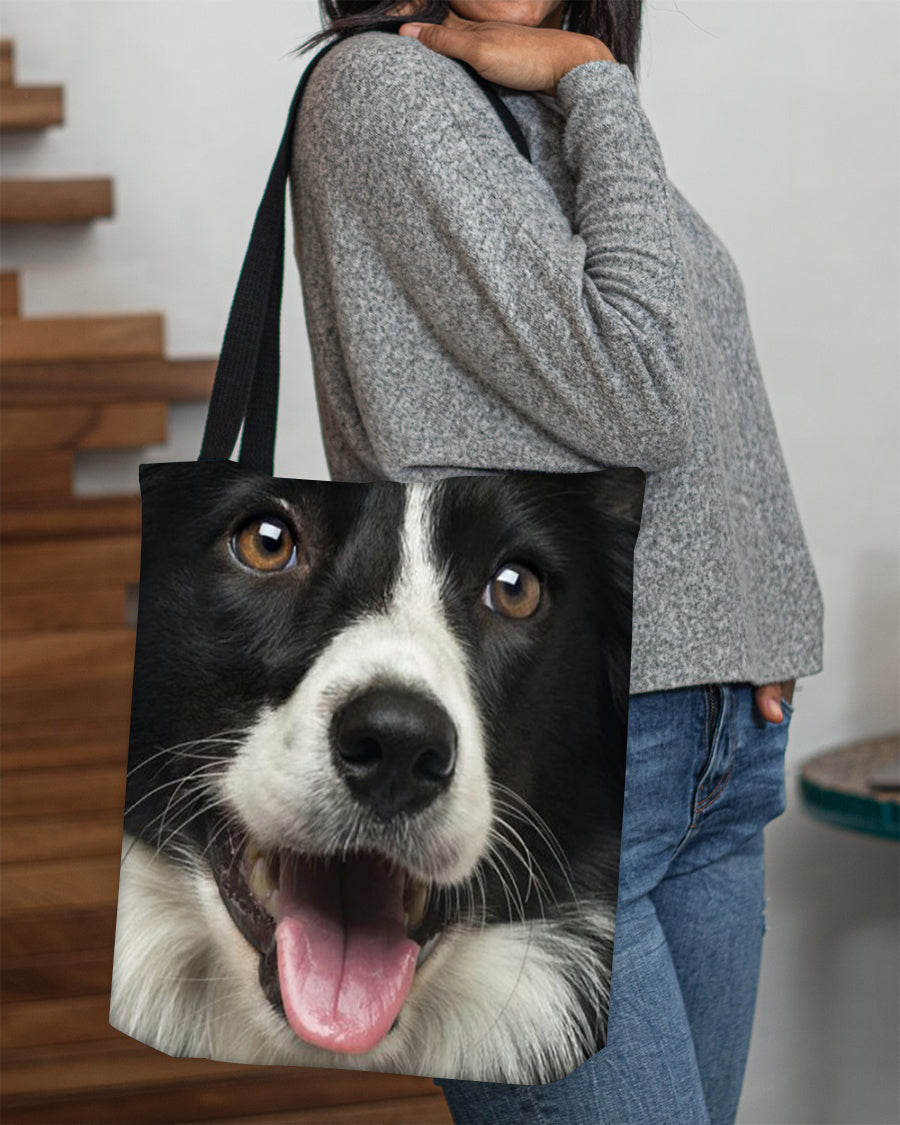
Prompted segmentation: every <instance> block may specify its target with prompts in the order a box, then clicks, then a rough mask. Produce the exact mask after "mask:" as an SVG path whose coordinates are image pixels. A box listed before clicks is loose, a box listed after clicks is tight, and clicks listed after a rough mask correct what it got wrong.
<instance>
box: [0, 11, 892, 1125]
mask: <svg viewBox="0 0 900 1125" xmlns="http://www.w3.org/2000/svg"><path fill="white" fill-rule="evenodd" d="M317 26H318V8H317V5H316V4H315V3H313V0H291V2H285V0H176V2H173V0H152V2H151V0H129V2H124V0H4V4H3V33H4V34H5V35H10V36H12V37H14V38H15V39H16V41H17V47H18V53H19V55H18V57H19V75H20V80H21V81H23V82H55V81H60V82H63V83H64V84H65V87H66V106H67V124H66V126H65V128H63V129H61V130H56V131H53V132H51V133H50V134H49V135H48V136H47V137H45V138H37V139H35V138H16V139H8V140H4V142H3V150H2V152H3V166H4V174H5V175H16V174H21V175H30V174H42V173H46V174H50V173H61V174H62V173H69V174H75V173H79V174H102V173H107V172H108V173H110V174H112V175H113V176H114V177H115V181H116V204H117V206H116V218H115V219H114V220H113V221H112V222H100V223H97V224H95V225H94V226H93V227H91V228H89V229H84V230H73V231H55V232H27V233H25V232H21V231H10V232H7V233H6V234H5V237H4V248H3V257H4V265H5V268H10V267H16V268H21V269H22V271H23V277H24V298H25V306H26V311H27V312H28V313H31V314H41V313H51V312H57V311H91V310H97V311H99V310H116V309H120V310H138V309H161V310H163V311H164V312H165V314H166V323H167V346H168V350H169V353H170V354H171V355H172V356H192V355H200V354H210V355H211V354H214V353H215V352H216V350H217V348H218V345H219V342H220V339H221V333H222V329H223V327H224V323H225V317H226V313H227V309H228V305H229V301H230V298H231V293H232V289H233V285H234V282H235V279H236V277H237V272H238V268H239V265H240V261H241V257H242V255H243V250H244V247H245V244H246V238H247V235H248V232H249V226H250V221H251V218H252V215H253V212H254V210H255V207H256V204H257V202H258V198H259V195H260V192H261V190H262V185H263V183H264V180H265V176H266V173H267V170H268V166H269V162H270V160H271V157H272V155H273V153H274V150H275V146H276V143H277V139H278V137H279V135H280V132H281V128H282V122H283V116H284V112H285V110H286V107H287V104H288V101H289V99H290V95H291V92H292V90H293V88H294V85H295V83H296V80H297V78H298V76H299V73H300V69H301V65H302V64H301V63H298V62H297V61H296V60H294V59H292V58H291V57H290V54H289V52H290V51H291V49H292V48H293V47H294V45H295V44H296V43H297V42H298V41H299V40H300V39H302V38H303V37H304V36H305V35H306V34H308V33H309V32H310V31H312V30H313V29H314V28H315V27H317ZM898 33H900V5H898V4H897V3H896V2H895V0H865V2H863V0H727V2H726V0H648V2H647V14H646V23H645V39H644V56H643V65H642V78H641V90H642V99H643V102H644V105H645V107H646V109H647V111H648V114H649V116H650V119H651V121H652V122H653V124H654V127H655V129H656V132H657V135H658V137H659V140H660V144H661V146H662V149H663V153H664V156H665V159H666V163H667V167H668V171H669V175H670V177H671V179H672V180H673V181H674V182H675V183H676V184H677V185H678V187H679V188H680V189H681V190H682V191H683V192H684V194H685V195H686V196H687V197H688V198H689V199H691V201H692V202H693V203H694V204H695V206H696V207H697V208H698V209H699V210H700V211H701V213H703V214H704V215H705V216H706V218H707V219H708V220H709V222H710V223H711V224H712V226H713V227H714V229H715V230H716V231H717V233H718V234H719V235H720V236H721V237H722V238H723V240H724V241H725V243H726V244H727V245H728V246H729V248H730V250H731V251H732V253H733V255H734V257H735V258H736V260H737V262H738V265H739V267H740V269H741V272H742V276H743V279H744V284H745V288H746V291H747V294H748V301H749V306H750V313H751V320H752V326H753V330H754V337H755V340H756V346H757V350H758V353H759V357H760V362H761V365H762V368H763V372H764V375H765V378H766V382H767V386H768V388H769V394H770V397H771V400H772V404H773V409H774V412H775V416H776V421H777V425H778V429H779V433H780V434H781V438H782V442H783V445H784V449H785V454H786V457H787V461H788V465H789V468H790V470H791V474H792V479H793V483H794V487H795V491H796V495H797V500H798V504H799V506H800V511H801V515H802V517H803V522H804V526H805V528H806V533H807V537H808V540H809V543H810V546H811V549H812V552H813V556H814V558H815V562H816V566H817V569H818V573H819V577H820V581H821V584H822V588H823V592H824V596H825V605H826V653H825V659H826V667H825V671H824V672H823V673H822V674H821V675H819V676H816V677H813V678H811V679H809V680H807V681H805V682H803V683H802V684H801V686H800V688H799V691H798V695H797V700H796V702H797V711H796V714H795V718H794V721H793V732H792V742H791V749H790V751H789V763H788V764H789V772H790V773H791V775H792V777H791V783H792V784H793V775H794V774H795V773H796V771H797V768H798V766H799V763H800V762H801V761H802V760H803V759H804V758H805V757H807V756H808V755H809V754H811V753H813V752H815V751H816V750H818V749H820V748H822V747H824V746H828V745H831V744H833V743H837V742H840V741H842V740H844V739H846V738H851V737H861V736H864V735H866V734H870V733H876V732H881V731H886V730H890V729H894V728H896V726H897V725H898V715H897V685H898V676H900V666H898V644H897V639H898V612H900V610H898V582H897V574H898V511H900V502H898V501H900V497H898V473H897V469H898V464H897V449H898V381H897V375H898V358H900V340H898V317H897V309H898V296H900V292H898V288H900V268H898V265H900V260H898V235H900V224H898V210H897V200H898V190H900V184H898V155H900V146H898V128H897V127H898V123H900V122H898V117H900V113H898V105H900V99H898V93H900V91H898V73H900V68H898V41H900V37H898ZM286 294H287V299H286V308H287V310H288V313H287V315H285V317H284V356H285V359H284V372H285V375H284V379H283V384H284V386H283V392H282V408H281V421H280V426H279V444H278V466H277V468H278V471H279V472H280V473H283V474H285V475H292V476H308V477H324V476H326V475H327V474H326V471H325V462H324V457H323V454H322V450H321V443H320V440H319V436H318V426H317V422H316V419H315V413H314V399H313V395H312V382H311V375H310V369H309V357H308V352H307V349H306V343H305V338H304V333H303V325H302V312H301V307H300V297H299V287H298V283H297V280H296V276H295V275H294V273H293V271H292V268H291V265H290V263H289V270H288V276H287V280H286ZM202 420H203V419H202V411H198V410H196V409H191V408H179V409H177V410H175V411H173V422H174V423H175V425H174V432H173V439H172V441H171V442H170V443H169V445H168V446H167V447H165V448H163V449H150V450H145V451H143V452H142V454H141V455H140V456H138V457H125V456H123V455H116V456H111V455H104V456H102V457H101V456H99V455H98V456H94V457H91V458H85V459H84V461H83V462H82V465H81V467H80V471H79V487H80V488H81V489H82V490H83V491H95V490H98V489H104V490H108V489H110V488H129V489H130V488H132V487H133V486H134V482H135V477H134V466H135V465H136V463H137V461H138V460H141V459H144V460H146V459H150V458H154V459H155V458H159V459H166V460H168V459H191V458H193V457H195V456H196V454H197V451H198V448H199V438H200V432H201V428H202ZM769 857H770V878H769V882H770V888H769V889H770V893H771V894H772V897H773V901H772V903H771V905H770V913H769V933H768V936H767V953H766V964H765V968H764V972H763V981H762V989H763V992H762V1003H761V1005H760V1011H759V1015H758V1022H757V1034H756V1038H755V1040H754V1047H753V1053H752V1055H751V1060H750V1067H749V1072H748V1080H747V1086H746V1091H745V1098H744V1110H743V1113H744V1117H743V1120H744V1121H745V1122H750V1121H754V1122H756V1123H757V1125H760V1123H762V1122H764V1121H765V1122H782V1123H784V1122H787V1121H791V1122H806V1121H809V1122H820V1123H824V1122H826V1121H835V1122H838V1121H851V1120H852V1121H855V1122H863V1121H873V1122H876V1121H887V1120H893V1119H895V1116H896V1113H897V1100H896V1099H897V1093H896V1091H897V1070H896V1062H895V1059H896V1045H897V1023H898V1011H897V1002H896V997H897V995H898V991H897V977H896V915H897V895H896V883H897V881H896V851H895V850H892V848H891V846H890V845H883V844H880V843H879V842H877V841H868V840H860V839H856V838H853V837H850V836H849V835H847V834H844V833H840V832H834V831H831V830H829V829H825V828H821V827H817V826H815V825H813V824H812V823H811V822H810V821H808V819H807V818H806V817H805V815H804V814H803V813H802V812H801V811H799V810H797V809H795V808H794V807H793V806H792V808H791V809H790V810H789V812H788V814H787V815H786V816H785V817H784V818H782V821H780V822H778V824H776V825H774V826H773V828H772V830H771V833H770V840H769ZM823 865H824V869H825V870H826V871H827V872H828V877H827V878H819V877H818V876H817V875H816V872H817V871H819V872H820V873H821V869H822V868H823ZM811 919H816V920H817V924H816V925H812V923H811ZM819 921H820V922H821V924H822V927H823V928H824V929H823V931H822V932H824V931H827V934H828V935H829V940H828V941H827V942H825V944H824V945H819V946H817V945H816V941H817V938H818V937H819V936H821V932H820V930H819V929H818V922H819ZM838 931H839V933H838ZM836 934H838V937H839V939H840V940H838V937H836V936H835V935H836ZM836 943H837V944H836ZM836 981H837V984H838V986H839V987H838V988H837V993H835V988H836ZM876 1001H877V1002H876ZM843 1040H847V1041H846V1042H844V1043H843V1046H842V1047H840V1046H839V1044H841V1042H842V1041H843ZM776 1043H777V1044H778V1050H777V1051H775V1052H774V1054H773V1049H774V1048H773V1045H774V1044H776ZM842 1061H843V1065H842ZM826 1091H827V1092H828V1094H829V1096H827V1097H826V1096H825V1092H826ZM747 1114H751V1116H747ZM847 1114H852V1116H847ZM888 1115H893V1116H888Z"/></svg>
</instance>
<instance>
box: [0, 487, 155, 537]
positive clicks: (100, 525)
mask: <svg viewBox="0 0 900 1125" xmlns="http://www.w3.org/2000/svg"><path fill="white" fill-rule="evenodd" d="M140 530H141V500H140V497H139V496H121V497H105V496H90V497H83V498H71V499H69V500H61V501H59V502H57V503H55V504H42V505H40V506H36V505H33V504H28V505H22V506H15V505H8V506H6V507H4V508H3V510H2V511H0V537H2V538H3V539H4V540H7V541H9V540H14V539H27V540H29V541H34V540H35V539H54V540H55V539H59V538H79V537H87V536H95V535H113V534H136V535H139V534H140Z"/></svg>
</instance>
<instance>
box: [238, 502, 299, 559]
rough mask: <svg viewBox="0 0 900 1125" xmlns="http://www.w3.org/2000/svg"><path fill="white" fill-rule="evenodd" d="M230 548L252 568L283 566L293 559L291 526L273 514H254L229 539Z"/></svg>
mask: <svg viewBox="0 0 900 1125" xmlns="http://www.w3.org/2000/svg"><path fill="white" fill-rule="evenodd" d="M232 550H233V551H234V553H235V555H236V556H237V558H238V559H239V560H240V561H241V562H242V563H243V564H244V565H245V566H249V567H252V568H253V569H254V570H262V571H266V572H271V571H275V570H287V569H288V568H289V567H291V566H293V565H294V563H295V562H296V561H297V544H296V543H295V542H294V536H293V534H292V532H291V529H290V528H289V527H288V525H287V524H286V523H285V522H284V521H283V520H280V519H278V517H277V516H257V517H256V518H255V519H252V520H251V521H250V522H249V523H245V524H244V526H243V527H242V528H240V530H239V531H237V532H236V533H235V536H234V538H233V539H232Z"/></svg>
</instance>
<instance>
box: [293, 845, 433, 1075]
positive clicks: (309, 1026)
mask: <svg viewBox="0 0 900 1125" xmlns="http://www.w3.org/2000/svg"><path fill="white" fill-rule="evenodd" d="M404 879H405V877H404V875H403V874H402V873H394V874H390V873H389V871H388V868H387V865H386V864H385V863H384V861H382V860H380V859H378V858H377V857H375V856H364V855H359V856H351V857H349V858H348V860H346V861H345V862H343V863H340V864H338V863H336V862H334V861H330V862H329V863H328V864H327V866H326V865H325V864H323V862H322V861H321V860H320V861H319V862H318V864H317V865H316V866H313V865H312V864H311V863H304V862H303V861H300V862H298V863H296V864H293V865H291V866H290V867H288V865H284V866H283V869H282V873H281V881H280V886H279V899H280V914H281V919H280V921H279V922H278V925H277V927H276V930H275V941H276V943H277V952H278V978H279V981H280V983H281V999H282V1001H283V1003H284V1010H285V1014H286V1015H287V1018H288V1022H289V1023H290V1025H291V1027H292V1028H293V1029H294V1031H295V1032H296V1033H297V1035H299V1036H300V1038H301V1039H304V1040H306V1042H308V1043H314V1044H315V1045H316V1046H319V1047H325V1048H327V1049H328V1050H330V1051H345V1052H347V1053H348V1054H359V1053H361V1052H363V1051H368V1050H371V1048H373V1047H374V1046H376V1044H378V1043H380V1042H381V1040H382V1039H383V1038H384V1036H385V1035H386V1034H387V1033H388V1031H389V1030H390V1028H391V1024H393V1022H394V1020H395V1019H396V1017H397V1013H398V1012H399V1011H400V1008H401V1007H402V1005H403V1001H404V1000H405V999H406V995H407V993H408V992H409V989H410V987H411V985H412V979H413V974H414V973H415V971H416V958H417V957H418V955H419V946H418V945H417V944H416V943H415V942H414V941H413V940H412V939H411V938H409V937H407V935H406V931H405V929H404V925H403V886H404Z"/></svg>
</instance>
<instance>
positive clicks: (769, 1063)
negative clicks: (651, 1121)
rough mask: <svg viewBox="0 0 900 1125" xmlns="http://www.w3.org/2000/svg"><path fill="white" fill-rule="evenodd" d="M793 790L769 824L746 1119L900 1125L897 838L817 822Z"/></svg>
mask: <svg viewBox="0 0 900 1125" xmlns="http://www.w3.org/2000/svg"><path fill="white" fill-rule="evenodd" d="M789 780H790V781H791V782H793V779H789ZM789 793H790V795H789V803H788V809H787V812H786V813H785V814H784V815H783V816H781V817H779V818H778V820H776V821H774V822H773V823H772V824H771V825H770V826H769V828H768V829H767V843H766V858H767V865H768V867H767V871H768V874H767V881H766V891H767V895H768V897H769V903H768V909H767V933H766V937H765V948H764V954H763V969H762V977H761V980H760V993H759V1001H758V1004H757V1010H756V1023H755V1026H754V1032H753V1042H752V1044H751V1050H750V1059H749V1062H748V1067H747V1076H746V1081H745V1083H744V1094H743V1098H742V1101H741V1107H740V1111H739V1114H738V1122H739V1125H896V1123H897V1122H898V1121H900V1063H898V1060H900V1042H898V1039H900V979H898V978H900V955H898V929H900V925H898V916H900V901H898V900H900V893H898V892H900V867H898V862H900V858H898V857H900V853H898V845H897V844H896V843H893V842H891V841H887V840H880V839H877V838H875V837H867V836H863V835H859V834H856V833H851V832H845V831H842V830H840V829H836V828H830V827H827V826H825V825H821V824H818V823H816V822H814V821H813V820H811V819H810V818H809V817H808V816H807V814H806V813H805V812H804V811H803V810H802V809H801V808H800V805H799V801H798V800H797V798H796V796H795V793H794V790H793V784H790V785H789Z"/></svg>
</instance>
